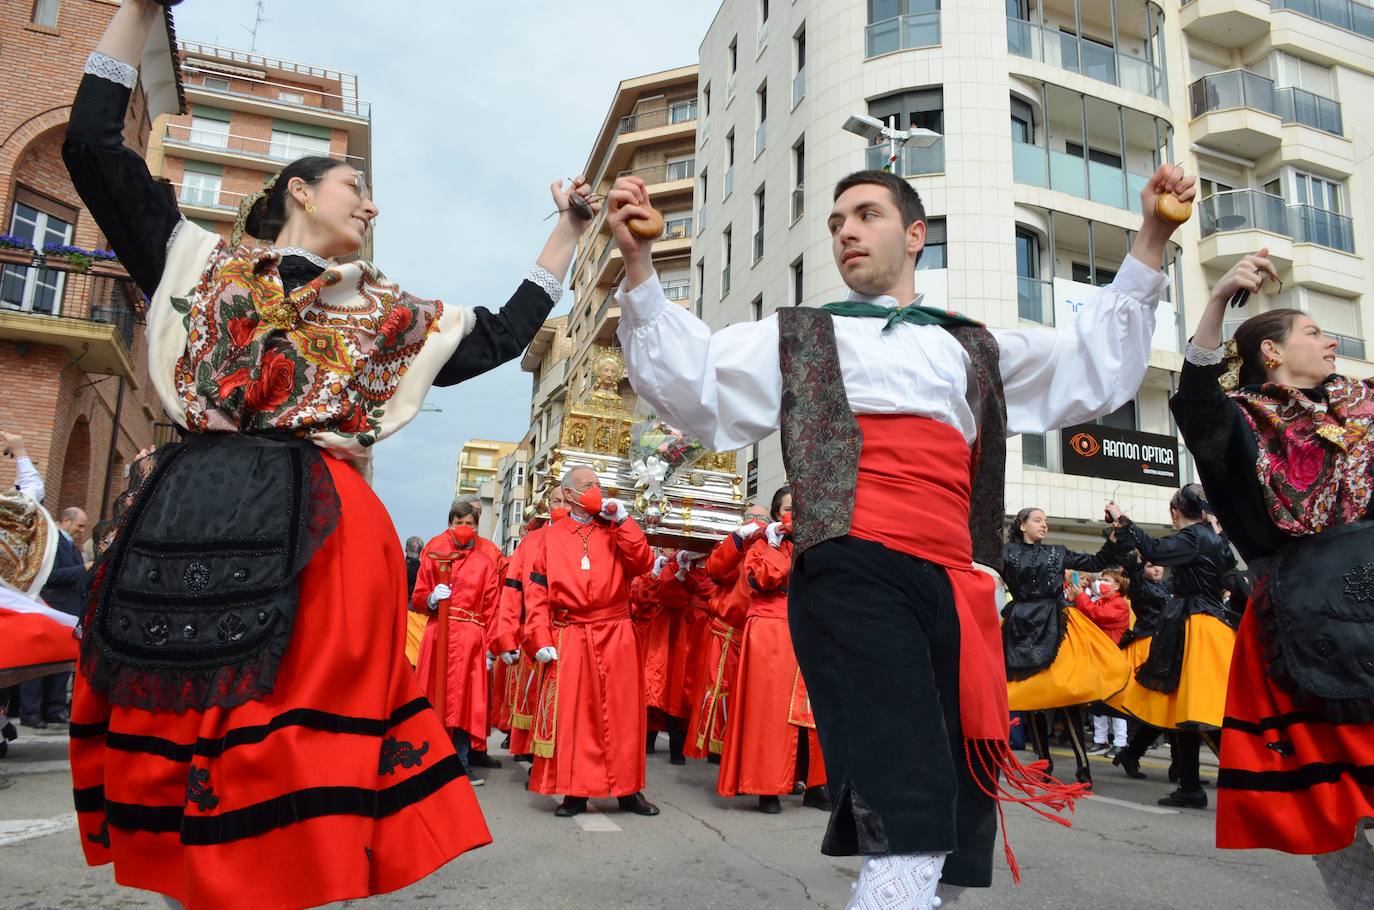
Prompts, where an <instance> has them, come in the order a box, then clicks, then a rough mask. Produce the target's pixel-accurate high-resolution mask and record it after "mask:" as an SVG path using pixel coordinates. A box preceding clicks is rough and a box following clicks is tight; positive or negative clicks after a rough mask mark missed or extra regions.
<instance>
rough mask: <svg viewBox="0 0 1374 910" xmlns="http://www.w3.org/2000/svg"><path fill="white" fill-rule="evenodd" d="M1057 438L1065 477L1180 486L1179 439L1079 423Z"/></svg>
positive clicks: (1062, 431)
mask: <svg viewBox="0 0 1374 910" xmlns="http://www.w3.org/2000/svg"><path fill="white" fill-rule="evenodd" d="M1060 439H1061V440H1062V445H1063V450H1064V451H1063V460H1064V473H1065V474H1077V475H1078V476H1080V477H1101V478H1105V479H1107V480H1126V481H1132V482H1134V483H1152V484H1155V485H1156V486H1161V487H1177V486H1180V484H1179V470H1178V440H1176V439H1174V437H1172V436H1161V435H1159V434H1158V433H1141V432H1139V431H1136V430H1118V429H1116V428H1115V427H1104V426H1099V425H1098V424H1095V423H1080V424H1078V425H1077V426H1073V427H1065V428H1064V429H1063V430H1061V431H1060Z"/></svg>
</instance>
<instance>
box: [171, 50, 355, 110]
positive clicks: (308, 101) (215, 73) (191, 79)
mask: <svg viewBox="0 0 1374 910" xmlns="http://www.w3.org/2000/svg"><path fill="white" fill-rule="evenodd" d="M182 71H183V72H184V73H185V74H186V76H187V79H186V88H187V89H188V90H192V91H203V92H214V93H215V94H217V95H226V96H228V97H231V98H243V99H245V100H248V101H262V102H266V103H268V104H282V105H285V106H287V107H296V108H303V109H305V110H308V111H316V112H318V113H322V114H334V115H335V116H342V117H352V118H354V119H357V120H370V119H371V118H372V104H371V102H368V101H361V100H359V99H358V98H351V97H347V96H344V95H335V94H331V93H329V92H323V91H320V90H319V89H314V88H306V87H303V86H299V85H288V84H287V83H284V82H271V81H269V80H267V79H255V78H251V77H248V76H232V75H228V74H226V73H223V72H221V71H219V70H216V69H213V68H202V67H199V66H197V65H196V63H195V60H194V59H190V60H187V61H185V62H184V63H182ZM283 96H284V97H283ZM315 99H319V100H318V101H316V100H315Z"/></svg>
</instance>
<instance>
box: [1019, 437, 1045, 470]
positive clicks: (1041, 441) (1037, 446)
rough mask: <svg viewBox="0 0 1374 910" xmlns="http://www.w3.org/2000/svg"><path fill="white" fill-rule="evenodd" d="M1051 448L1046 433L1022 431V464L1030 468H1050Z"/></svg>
mask: <svg viewBox="0 0 1374 910" xmlns="http://www.w3.org/2000/svg"><path fill="white" fill-rule="evenodd" d="M1049 448H1050V447H1049V445H1048V444H1047V442H1046V438H1045V434H1044V433H1022V434H1021V464H1023V465H1025V466H1026V467H1028V468H1048V467H1049V466H1050V454H1049Z"/></svg>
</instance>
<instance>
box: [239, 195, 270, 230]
mask: <svg viewBox="0 0 1374 910" xmlns="http://www.w3.org/2000/svg"><path fill="white" fill-rule="evenodd" d="M271 198H272V194H271V193H264V194H263V195H261V196H259V197H258V198H257V199H256V200H255V201H254V202H253V206H252V208H250V209H249V210H248V215H247V217H245V218H244V220H243V230H244V231H245V232H246V233H248V234H250V235H252V236H254V237H256V238H258V239H259V240H272V239H274V238H275V237H276V234H275V232H271V233H269V230H268V228H269V226H268V225H266V224H264V222H265V221H266V220H267V208H268V205H269V203H270V201H271Z"/></svg>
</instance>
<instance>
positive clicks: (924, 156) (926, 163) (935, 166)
mask: <svg viewBox="0 0 1374 910" xmlns="http://www.w3.org/2000/svg"><path fill="white" fill-rule="evenodd" d="M868 113H869V116H871V117H876V118H878V119H879V120H881V121H883V122H884V123H889V122H893V121H895V123H896V125H897V129H899V130H905V129H911V128H912V127H919V128H922V129H928V130H934V131H935V132H937V133H943V132H944V131H945V94H944V90H943V89H939V88H925V89H917V90H915V91H909V92H900V93H898V94H895V95H887V96H886V97H883V98H876V99H874V100H873V101H870V102H869V103H868ZM888 154H889V153H888V144H887V143H886V142H881V143H878V144H877V145H873V146H870V147H869V151H868V156H869V157H868V167H870V168H873V169H874V170H877V169H880V168H882V167H883V165H885V164H886V163H887V156H888ZM899 163H900V168H898V172H899V174H900V176H903V177H910V176H912V175H915V174H938V173H941V172H943V171H944V169H945V143H944V140H943V139H941V140H940V141H937V142H936V143H935V144H934V145H932V146H931V147H930V148H924V149H923V148H917V147H916V146H914V145H908V146H907V147H906V148H904V149H902V151H901V157H900V159H899Z"/></svg>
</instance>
